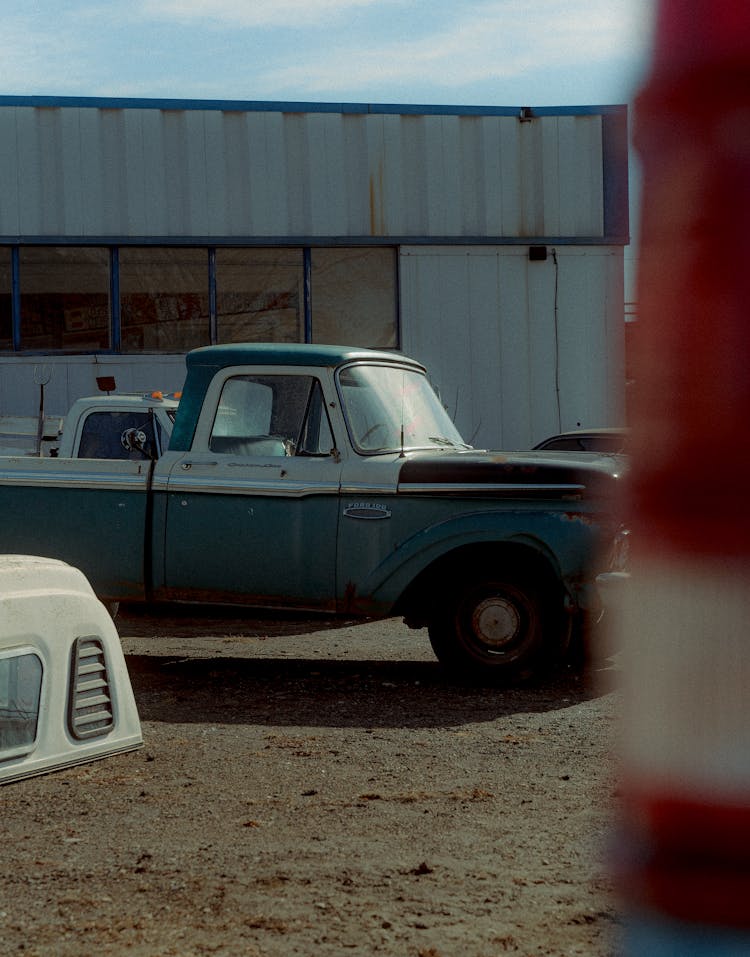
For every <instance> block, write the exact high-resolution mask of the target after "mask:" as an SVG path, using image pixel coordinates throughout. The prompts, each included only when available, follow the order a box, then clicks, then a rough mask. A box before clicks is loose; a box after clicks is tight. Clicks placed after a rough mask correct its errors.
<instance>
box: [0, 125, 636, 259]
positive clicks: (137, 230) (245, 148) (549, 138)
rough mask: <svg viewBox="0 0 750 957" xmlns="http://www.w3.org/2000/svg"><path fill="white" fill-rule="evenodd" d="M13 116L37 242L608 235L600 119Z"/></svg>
mask: <svg viewBox="0 0 750 957" xmlns="http://www.w3.org/2000/svg"><path fill="white" fill-rule="evenodd" d="M4 116H5V117H6V119H5V125H6V129H8V130H9V131H10V134H13V137H14V138H11V139H10V140H6V142H9V143H10V145H9V146H6V147H5V159H4V160H3V161H2V162H3V163H4V170H5V172H4V173H3V172H2V171H1V170H0V176H5V178H6V180H7V179H10V180H11V183H10V186H11V190H12V186H13V183H12V180H13V179H14V178H16V179H17V181H18V187H17V190H16V191H15V194H16V195H17V197H18V199H17V201H16V202H17V210H18V215H17V219H18V227H19V228H18V230H17V231H18V232H20V233H21V234H23V235H28V236H35V237H36V236H43V235H49V236H54V237H58V236H65V235H70V236H77V235H81V234H83V235H91V236H102V235H104V236H112V237H114V238H116V237H119V236H124V237H140V236H144V237H149V236H154V237H157V236H175V237H179V238H181V239H186V238H190V237H191V236H194V237H200V238H203V237H205V236H217V237H219V238H221V237H227V238H229V237H235V236H236V237H259V238H260V237H268V236H288V237H290V238H296V237H306V236H319V237H323V238H327V237H330V238H334V237H336V238H339V237H345V236H352V237H357V238H359V237H362V236H373V237H384V238H387V237H389V236H393V237H398V238H402V237H403V236H413V237H415V239H416V240H420V239H423V238H427V237H430V236H434V237H436V238H440V239H446V238H450V237H456V238H459V237H467V238H470V237H482V236H486V237H488V238H492V237H493V236H497V237H503V238H507V239H513V238H520V239H522V238H523V237H525V236H528V237H535V238H539V237H543V236H545V235H546V236H548V237H551V238H554V237H556V236H561V237H569V238H571V239H572V238H574V237H576V236H601V235H602V234H603V232H602V231H603V220H604V198H603V190H604V184H605V178H604V173H603V165H602V164H603V156H604V153H603V145H602V135H603V124H602V117H601V116H599V115H591V116H579V115H545V116H537V117H535V118H533V119H531V120H530V121H528V122H520V121H519V119H518V117H516V116H512V115H497V116H495V115H481V114H479V115H476V116H474V115H471V116H469V115H464V116H461V115H443V114H440V113H430V114H422V115H420V114H416V113H408V112H407V113H403V114H399V113H396V112H391V113H388V112H384V111H381V112H369V113H361V114H359V113H354V112H352V111H343V112H342V111H332V110H327V111H317V112H310V113H290V112H287V113H285V112H281V111H280V110H278V111H273V110H263V111H257V112H240V111H237V112H231V111H230V112H222V111H219V110H209V109H206V110H200V109H189V110H175V109H172V110H164V109H149V108H137V107H126V108H124V109H106V108H103V107H102V108H92V107H83V106H80V107H72V106H67V107H58V108H39V107H14V108H12V109H11V108H7V107H6V108H5V113H4ZM14 124H15V129H14V128H13V126H14ZM14 142H17V146H16V159H15V163H14V159H13V155H12V152H9V151H12V150H13V143H14ZM615 158H616V159H618V160H619V161H620V162H622V160H623V158H622V156H621V154H620V153H617V154H616V157H615ZM16 164H17V165H16ZM611 178H612V177H610V179H611ZM11 208H12V207H10V206H8V205H5V204H4V205H3V206H2V207H0V223H2V222H4V221H5V220H4V219H3V217H7V216H8V210H10V209H11ZM10 215H11V217H12V218H15V217H13V214H12V213H11V214H10ZM13 225H15V224H14V223H10V224H8V226H5V227H3V228H4V231H5V233H6V235H7V234H8V232H9V227H11V228H10V234H11V235H13V234H14V233H15V232H16V230H14V229H12V226H13Z"/></svg>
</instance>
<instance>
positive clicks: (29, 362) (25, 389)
mask: <svg viewBox="0 0 750 957" xmlns="http://www.w3.org/2000/svg"><path fill="white" fill-rule="evenodd" d="M42 365H43V366H45V367H46V370H47V371H49V372H50V373H51V376H50V380H49V382H48V383H47V385H45V387H44V406H45V411H46V413H47V415H65V413H66V412H67V411H68V409H69V408H70V407H71V406H72V405H73V403H74V402H75V400H76V399H80V398H81V397H82V396H87V395H97V394H98V388H97V385H96V377H97V376H101V375H105V374H106V375H113V376H114V377H115V380H116V382H117V390H118V392H150V391H152V390H153V389H161V390H162V391H164V392H176V391H179V390H180V389H181V388H182V385H183V382H184V380H185V357H184V356H181V355H179V356H178V355H154V356H148V355H140V356H137V355H133V356H112V357H110V356H44V357H43V358H40V357H39V356H23V355H18V356H9V355H6V356H0V409H2V414H3V415H36V414H37V413H38V411H39V387H38V386H37V385H36V384H35V382H34V370H35V368H40V367H41V366H42Z"/></svg>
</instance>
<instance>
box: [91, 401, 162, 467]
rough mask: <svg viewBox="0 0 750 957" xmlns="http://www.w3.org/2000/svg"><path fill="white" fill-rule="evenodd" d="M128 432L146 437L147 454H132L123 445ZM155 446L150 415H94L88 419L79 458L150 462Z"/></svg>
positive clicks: (115, 413)
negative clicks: (134, 430)
mask: <svg viewBox="0 0 750 957" xmlns="http://www.w3.org/2000/svg"><path fill="white" fill-rule="evenodd" d="M126 429H140V430H141V431H142V432H145V434H146V439H147V441H146V447H145V449H144V451H143V452H139V451H137V450H132V451H128V450H127V449H126V448H125V447H124V446H123V444H122V441H121V437H122V433H123V432H124V431H125V430H126ZM154 447H155V439H154V427H153V423H152V421H151V416H150V415H149V414H148V412H92V413H91V414H90V415H88V416H86V419H85V421H84V423H83V428H82V429H81V441H80V444H79V446H78V458H79V459H139V460H140V459H148V458H150V457H151V456H150V453H151V450H153V448H154Z"/></svg>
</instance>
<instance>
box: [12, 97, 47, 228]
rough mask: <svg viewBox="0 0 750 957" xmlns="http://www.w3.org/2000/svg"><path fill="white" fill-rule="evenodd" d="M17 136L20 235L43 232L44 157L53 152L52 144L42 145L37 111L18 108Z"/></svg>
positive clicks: (45, 143)
mask: <svg viewBox="0 0 750 957" xmlns="http://www.w3.org/2000/svg"><path fill="white" fill-rule="evenodd" d="M16 122H17V127H16V129H17V134H18V197H19V208H20V215H19V220H20V221H19V233H20V234H21V235H23V234H26V235H31V236H34V235H39V234H42V233H44V231H45V229H44V221H43V214H44V208H45V202H44V200H45V188H44V183H45V176H44V168H43V162H44V154H45V152H47V153H48V154H49V153H51V152H52V150H53V146H54V144H53V143H52V142H42V139H41V137H40V128H39V111H38V110H36V109H30V110H24V109H19V110H18V111H17V114H16Z"/></svg>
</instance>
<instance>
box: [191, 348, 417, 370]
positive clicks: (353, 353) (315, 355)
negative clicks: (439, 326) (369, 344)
mask: <svg viewBox="0 0 750 957" xmlns="http://www.w3.org/2000/svg"><path fill="white" fill-rule="evenodd" d="M355 359H375V360H377V361H379V362H388V361H390V362H393V361H394V360H395V361H398V362H407V363H409V364H411V365H414V366H415V367H417V368H421V366H420V364H419V363H418V362H416V360H414V359H410V358H408V357H407V356H404V355H403V353H400V352H396V351H392V352H389V351H386V350H377V349H360V348H357V347H355V346H339V345H319V344H317V343H303V342H238V343H231V344H228V345H218V346H203V347H202V348H200V349H193V350H192V351H191V352H189V353H188V354H187V357H186V362H187V366H188V368H191V367H193V366H209V367H211V368H223V367H224V366H232V365H285V366H295V365H303V366H322V367H325V368H334V367H335V366H338V365H341V364H342V363H343V362H350V361H352V360H355Z"/></svg>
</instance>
